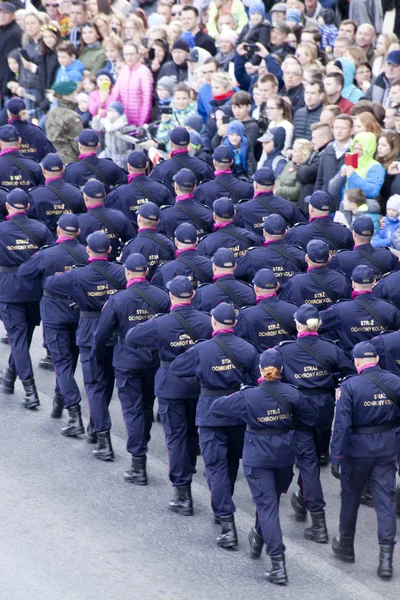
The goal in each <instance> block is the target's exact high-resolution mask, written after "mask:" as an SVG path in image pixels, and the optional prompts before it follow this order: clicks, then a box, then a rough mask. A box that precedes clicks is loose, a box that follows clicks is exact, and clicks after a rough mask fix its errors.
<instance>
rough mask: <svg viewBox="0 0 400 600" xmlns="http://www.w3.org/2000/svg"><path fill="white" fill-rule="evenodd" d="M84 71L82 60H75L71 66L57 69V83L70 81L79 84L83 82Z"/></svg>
mask: <svg viewBox="0 0 400 600" xmlns="http://www.w3.org/2000/svg"><path fill="white" fill-rule="evenodd" d="M84 69H85V67H84V66H83V63H82V62H81V61H80V60H78V59H75V60H74V62H72V63H71V64H70V65H67V66H66V67H60V68H59V69H57V74H56V83H57V82H58V81H68V80H69V79H72V81H76V82H77V83H79V82H80V81H82V77H83V71H84Z"/></svg>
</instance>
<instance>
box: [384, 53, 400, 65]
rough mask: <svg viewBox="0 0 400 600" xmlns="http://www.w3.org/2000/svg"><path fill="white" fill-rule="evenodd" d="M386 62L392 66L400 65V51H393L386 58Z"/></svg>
mask: <svg viewBox="0 0 400 600" xmlns="http://www.w3.org/2000/svg"><path fill="white" fill-rule="evenodd" d="M386 62H387V63H389V64H390V65H396V66H397V67H398V66H399V65H400V50H392V51H391V52H389V54H388V55H387V57H386Z"/></svg>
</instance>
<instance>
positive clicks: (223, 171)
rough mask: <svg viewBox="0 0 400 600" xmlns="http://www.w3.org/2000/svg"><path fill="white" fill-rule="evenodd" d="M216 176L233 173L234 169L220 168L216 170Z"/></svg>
mask: <svg viewBox="0 0 400 600" xmlns="http://www.w3.org/2000/svg"><path fill="white" fill-rule="evenodd" d="M214 175H215V177H218V175H232V171H231V170H230V169H220V170H218V171H214Z"/></svg>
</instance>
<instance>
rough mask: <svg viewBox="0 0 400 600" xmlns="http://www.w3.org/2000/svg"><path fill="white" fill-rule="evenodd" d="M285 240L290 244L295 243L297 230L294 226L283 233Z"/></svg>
mask: <svg viewBox="0 0 400 600" xmlns="http://www.w3.org/2000/svg"><path fill="white" fill-rule="evenodd" d="M285 242H286V243H287V244H290V245H294V244H297V243H298V242H297V231H296V228H295V227H292V229H289V231H288V232H287V233H286V235H285Z"/></svg>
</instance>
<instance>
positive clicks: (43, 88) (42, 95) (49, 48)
mask: <svg viewBox="0 0 400 600" xmlns="http://www.w3.org/2000/svg"><path fill="white" fill-rule="evenodd" d="M41 33H42V39H41V41H40V57H39V62H38V68H37V77H36V79H35V84H36V91H35V96H36V103H37V104H38V106H39V108H40V109H41V110H42V111H43V112H47V111H48V110H49V108H50V100H49V96H50V94H49V91H50V89H51V87H52V85H53V83H54V82H55V80H56V73H57V69H58V68H59V66H60V64H59V62H58V59H57V51H56V48H57V46H58V44H60V43H61V42H62V38H61V35H60V31H59V30H58V28H57V27H56V26H55V25H44V26H43V27H42V29H41Z"/></svg>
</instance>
